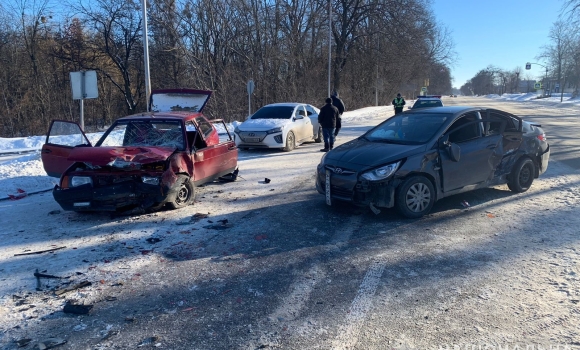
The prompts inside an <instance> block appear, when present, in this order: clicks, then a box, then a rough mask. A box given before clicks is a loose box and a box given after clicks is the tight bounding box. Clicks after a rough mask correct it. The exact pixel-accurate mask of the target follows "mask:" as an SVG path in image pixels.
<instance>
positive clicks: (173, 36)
mask: <svg viewBox="0 0 580 350" xmlns="http://www.w3.org/2000/svg"><path fill="white" fill-rule="evenodd" d="M147 6H148V7H147V24H148V46H149V58H150V79H151V87H152V89H163V88H181V87H188V88H195V89H208V90H212V91H213V95H212V98H211V99H210V101H209V103H208V105H207V106H206V109H205V110H204V113H205V114H206V115H207V116H208V117H210V118H222V119H225V120H226V121H233V120H245V118H246V117H247V113H248V106H247V103H248V95H247V91H246V83H247V81H248V80H250V79H252V80H253V81H254V82H255V86H256V88H255V90H254V92H253V94H252V96H251V100H252V106H257V107H260V106H263V105H265V104H268V103H273V102H283V101H299V102H305V103H311V104H313V105H315V106H321V105H322V104H323V101H324V98H325V97H327V95H328V81H329V74H330V78H331V79H330V80H331V86H332V90H336V91H338V92H339V93H340V96H341V98H343V99H344V101H345V103H346V104H347V106H348V108H349V109H354V108H360V107H364V106H369V105H375V103H378V104H389V101H390V100H391V99H392V98H393V96H394V94H396V93H397V92H401V93H403V94H405V95H406V96H407V97H412V96H415V95H417V93H418V92H419V91H420V88H421V87H422V86H424V85H425V83H426V82H429V87H428V88H429V92H430V93H434V94H443V93H450V92H451V75H450V70H449V65H450V64H452V63H453V57H454V53H453V43H452V41H451V38H450V34H449V32H448V30H447V29H446V28H445V27H444V26H442V25H440V24H438V23H437V21H436V19H435V17H434V15H433V13H432V10H431V8H430V5H429V2H428V1H426V0H314V1H312V0H150V1H148V2H147ZM329 6H330V7H331V9H332V15H331V16H329ZM142 28H143V18H142V8H141V1H140V0H91V1H83V0H76V2H75V1H73V2H69V3H66V4H65V3H63V2H56V1H55V0H9V1H8V2H2V4H0V62H1V67H2V69H1V70H0V93H1V97H2V101H1V102H2V103H0V137H18V136H29V135H39V134H44V133H45V132H46V130H47V127H48V125H49V123H50V121H51V120H52V119H63V120H72V121H78V120H79V113H80V112H79V101H78V100H73V99H72V91H71V86H70V72H76V71H82V70H95V71H96V72H97V76H98V91H99V96H98V98H96V99H87V100H85V101H84V117H85V125H86V128H87V130H89V131H91V130H97V129H101V128H103V127H105V126H107V125H110V124H111V123H112V122H113V121H114V120H116V119H117V118H119V117H122V116H124V115H127V114H134V113H139V112H143V111H146V109H147V105H146V101H145V100H146V92H145V88H146V86H145V77H144V75H145V71H144V63H143V58H144V50H143V40H142V34H143V33H142ZM329 45H330V50H331V62H330V67H331V69H330V73H329V69H328V67H329V62H328V56H329V54H328V53H329Z"/></svg>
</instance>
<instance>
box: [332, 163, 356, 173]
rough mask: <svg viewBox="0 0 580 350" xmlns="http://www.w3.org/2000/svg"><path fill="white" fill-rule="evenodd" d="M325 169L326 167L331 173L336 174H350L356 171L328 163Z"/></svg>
mask: <svg viewBox="0 0 580 350" xmlns="http://www.w3.org/2000/svg"><path fill="white" fill-rule="evenodd" d="M326 169H328V170H330V171H332V172H333V173H335V174H338V175H352V174H355V173H356V171H354V170H350V169H345V168H341V167H334V166H330V165H327V166H326Z"/></svg>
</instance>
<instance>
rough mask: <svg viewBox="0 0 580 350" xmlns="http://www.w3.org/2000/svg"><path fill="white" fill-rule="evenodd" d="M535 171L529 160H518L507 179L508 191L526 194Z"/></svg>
mask: <svg viewBox="0 0 580 350" xmlns="http://www.w3.org/2000/svg"><path fill="white" fill-rule="evenodd" d="M535 171H536V169H535V167H534V162H532V160H531V159H530V158H527V157H523V158H520V159H519V160H518V162H517V163H516V164H515V165H514V168H513V169H512V172H511V173H510V175H509V177H508V187H509V189H510V190H512V191H513V192H516V193H520V192H526V191H527V190H528V189H529V188H530V186H532V182H534V174H535Z"/></svg>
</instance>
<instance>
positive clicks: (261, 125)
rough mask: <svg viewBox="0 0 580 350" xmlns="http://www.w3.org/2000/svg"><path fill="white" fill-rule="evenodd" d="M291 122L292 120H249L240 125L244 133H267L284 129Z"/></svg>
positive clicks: (239, 127)
mask: <svg viewBox="0 0 580 350" xmlns="http://www.w3.org/2000/svg"><path fill="white" fill-rule="evenodd" d="M289 122H290V119H248V120H246V121H245V122H243V123H242V124H240V125H238V129H240V130H242V131H266V130H271V129H274V128H278V127H282V126H284V125H286V124H288V123H289Z"/></svg>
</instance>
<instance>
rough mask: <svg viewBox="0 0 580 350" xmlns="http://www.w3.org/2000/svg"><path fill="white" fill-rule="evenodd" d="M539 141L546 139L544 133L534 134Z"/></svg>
mask: <svg viewBox="0 0 580 350" xmlns="http://www.w3.org/2000/svg"><path fill="white" fill-rule="evenodd" d="M536 137H537V138H538V140H540V141H546V134H540V135H537V136H536Z"/></svg>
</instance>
